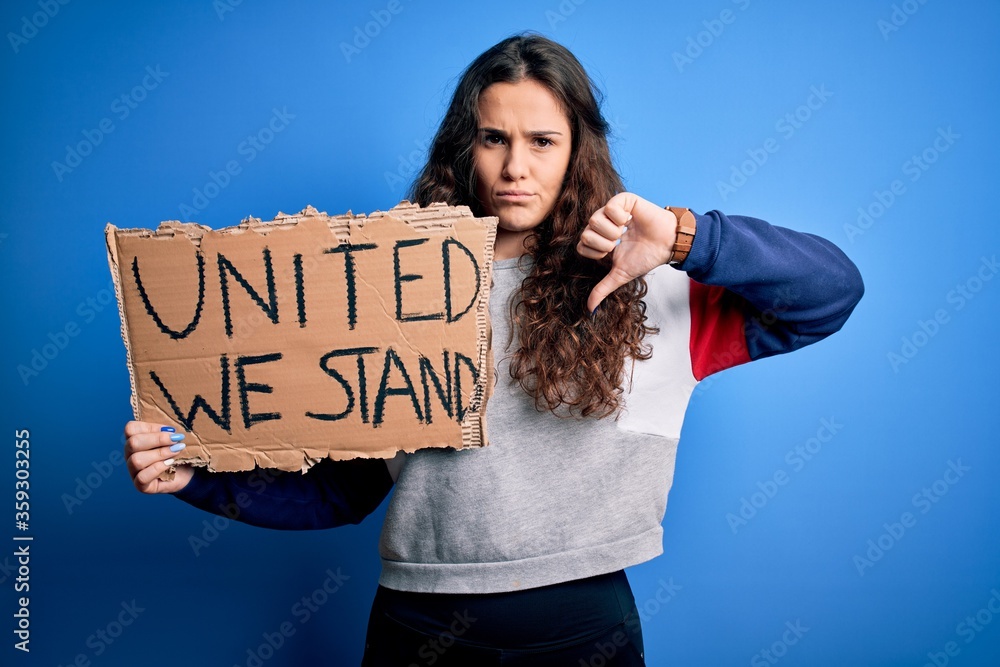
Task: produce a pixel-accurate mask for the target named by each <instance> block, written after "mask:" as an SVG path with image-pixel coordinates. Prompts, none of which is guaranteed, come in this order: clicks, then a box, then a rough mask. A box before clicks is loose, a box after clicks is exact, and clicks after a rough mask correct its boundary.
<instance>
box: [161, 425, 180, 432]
mask: <svg viewBox="0 0 1000 667" xmlns="http://www.w3.org/2000/svg"><path fill="white" fill-rule="evenodd" d="M160 430H161V431H166V432H167V433H173V432H174V431H176V430H177V429H175V428H174V427H173V426H161V427H160Z"/></svg>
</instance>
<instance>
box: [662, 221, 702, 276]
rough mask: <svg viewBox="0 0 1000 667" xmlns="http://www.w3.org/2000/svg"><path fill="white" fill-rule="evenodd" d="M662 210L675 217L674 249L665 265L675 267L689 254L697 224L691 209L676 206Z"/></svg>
mask: <svg viewBox="0 0 1000 667" xmlns="http://www.w3.org/2000/svg"><path fill="white" fill-rule="evenodd" d="M664 208H666V209H667V210H668V211H670V212H671V213H673V214H674V215H675V216H677V238H676V239H675V240H674V249H673V251H671V253H670V259H668V260H667V264H672V265H674V266H676V265H677V264H680V263H681V262H683V261H684V260H685V259H687V256H688V253H689V252H691V246H692V245H693V244H694V234H695V231H696V230H697V223H696V222H695V219H694V213H692V212H691V209H687V208H679V207H677V206H666V207H664Z"/></svg>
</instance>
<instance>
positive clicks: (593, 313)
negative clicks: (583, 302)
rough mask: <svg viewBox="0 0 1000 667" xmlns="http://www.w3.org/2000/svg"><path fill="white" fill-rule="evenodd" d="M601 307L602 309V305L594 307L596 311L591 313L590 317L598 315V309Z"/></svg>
mask: <svg viewBox="0 0 1000 667" xmlns="http://www.w3.org/2000/svg"><path fill="white" fill-rule="evenodd" d="M600 307H601V306H600V304H598V305H596V306H594V309H593V310H592V311H590V316H591V317H593V316H594V315H597V309H598V308H600Z"/></svg>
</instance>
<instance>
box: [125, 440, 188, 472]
mask: <svg viewBox="0 0 1000 667" xmlns="http://www.w3.org/2000/svg"><path fill="white" fill-rule="evenodd" d="M186 446H187V445H185V444H184V443H183V442H175V443H172V444H170V445H169V446H163V447H157V448H156V449H150V450H145V451H141V452H136V453H135V454H133V455H132V456H130V457H129V458H128V460H127V461H126V462H125V463H126V465H127V467H128V471H129V475H131V476H132V478H133V479H134V478H135V477H136V475H138V474H139V473H140V472H142V471H143V470H145V469H147V468H149V467H150V466H152V465H154V464H156V463H158V462H160V461H165V460H167V459H173V458H174V457H175V456H177V454H179V453H180V452H182V451H183V450H184V448H185V447H186Z"/></svg>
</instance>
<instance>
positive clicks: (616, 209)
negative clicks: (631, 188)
mask: <svg viewBox="0 0 1000 667" xmlns="http://www.w3.org/2000/svg"><path fill="white" fill-rule="evenodd" d="M638 202H639V197H638V196H637V195H634V194H632V193H631V192H619V193H618V194H616V195H615V196H614V197H612V198H611V199H609V200H608V203H607V204H605V206H604V208H605V211H606V213H607V215H608V217H610V218H611V219H612V220H613V221H614V222H615V223H616V224H619V225H621V224H625V218H627V217H629V216H630V215H632V213H633V209H635V206H636V204H638Z"/></svg>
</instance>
